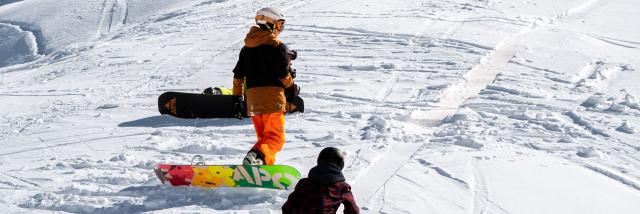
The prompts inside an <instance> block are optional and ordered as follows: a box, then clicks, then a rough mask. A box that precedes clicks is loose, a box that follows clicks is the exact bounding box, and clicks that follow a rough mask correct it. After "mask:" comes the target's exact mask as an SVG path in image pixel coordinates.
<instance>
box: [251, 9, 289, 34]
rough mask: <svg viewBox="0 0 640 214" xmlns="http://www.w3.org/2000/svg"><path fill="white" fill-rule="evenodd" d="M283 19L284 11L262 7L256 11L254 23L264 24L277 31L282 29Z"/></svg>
mask: <svg viewBox="0 0 640 214" xmlns="http://www.w3.org/2000/svg"><path fill="white" fill-rule="evenodd" d="M284 21H285V16H284V13H282V12H280V10H278V9H276V8H273V7H265V8H262V9H260V10H258V13H256V24H258V25H264V26H265V27H267V28H268V29H269V30H271V31H273V30H274V29H275V30H278V31H282V30H284Z"/></svg>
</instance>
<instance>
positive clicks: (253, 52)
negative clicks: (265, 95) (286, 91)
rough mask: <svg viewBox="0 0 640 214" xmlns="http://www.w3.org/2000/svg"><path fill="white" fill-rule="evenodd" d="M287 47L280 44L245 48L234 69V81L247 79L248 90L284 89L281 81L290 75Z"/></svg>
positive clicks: (241, 51)
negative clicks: (256, 88) (272, 87)
mask: <svg viewBox="0 0 640 214" xmlns="http://www.w3.org/2000/svg"><path fill="white" fill-rule="evenodd" d="M288 68H289V58H288V54H287V46H286V45H285V44H280V45H279V46H278V47H274V46H272V45H260V46H258V47H253V48H249V47H246V46H245V47H243V48H242V50H240V57H239V58H238V63H237V64H236V67H235V68H234V69H233V78H234V79H243V78H245V77H247V78H246V87H247V89H250V88H255V87H264V86H279V87H284V86H283V85H282V82H281V81H280V79H282V78H285V77H286V76H287V75H288V74H289V69H288Z"/></svg>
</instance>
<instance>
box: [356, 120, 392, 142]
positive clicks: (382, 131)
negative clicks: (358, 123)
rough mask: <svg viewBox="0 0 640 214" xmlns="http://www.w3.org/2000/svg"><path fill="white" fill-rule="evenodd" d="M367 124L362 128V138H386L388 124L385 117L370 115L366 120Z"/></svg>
mask: <svg viewBox="0 0 640 214" xmlns="http://www.w3.org/2000/svg"><path fill="white" fill-rule="evenodd" d="M368 121H369V122H368V126H367V127H364V128H363V129H362V130H363V131H364V133H362V135H361V136H362V138H361V139H362V140H374V139H380V138H387V137H388V136H387V133H389V131H390V129H391V128H390V124H389V121H387V119H384V118H382V117H378V116H371V117H370V118H369V120H368Z"/></svg>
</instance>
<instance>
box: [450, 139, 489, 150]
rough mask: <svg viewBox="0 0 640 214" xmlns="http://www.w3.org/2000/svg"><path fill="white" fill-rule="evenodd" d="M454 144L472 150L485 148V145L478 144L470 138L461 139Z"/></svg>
mask: <svg viewBox="0 0 640 214" xmlns="http://www.w3.org/2000/svg"><path fill="white" fill-rule="evenodd" d="M453 144H454V145H458V146H463V147H468V148H472V149H481V148H482V147H484V144H481V143H478V142H476V141H475V140H473V139H470V138H462V137H459V138H458V139H457V140H456V141H455V142H453Z"/></svg>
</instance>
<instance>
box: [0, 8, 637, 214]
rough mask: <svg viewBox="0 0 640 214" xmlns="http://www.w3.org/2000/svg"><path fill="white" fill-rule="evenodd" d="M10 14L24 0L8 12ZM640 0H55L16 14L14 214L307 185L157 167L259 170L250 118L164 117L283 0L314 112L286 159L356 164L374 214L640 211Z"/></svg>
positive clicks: (178, 203)
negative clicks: (175, 175)
mask: <svg viewBox="0 0 640 214" xmlns="http://www.w3.org/2000/svg"><path fill="white" fill-rule="evenodd" d="M2 4H4V2H3V3H2ZM639 4H640V3H638V2H636V1H633V0H567V1H552V0H540V1H535V2H522V1H515V0H500V1H497V0H481V1H478V0H459V1H440V0H438V1H426V0H404V1H388V0H324V1H288V0H274V1H268V2H267V1H253V0H229V1H224V0H188V1H187V0H184V1H169V0H166V1H165V0H156V1H143V0H126V1H125V0H105V1H51V0H24V1H17V2H13V3H10V4H5V5H2V6H0V38H1V39H2V40H0V99H1V100H2V103H3V109H4V111H2V112H0V145H2V147H1V149H0V166H2V170H1V171H0V208H1V209H3V210H5V211H7V212H10V213H21V212H29V213H32V212H35V213H38V212H43V213H46V212H51V211H61V212H72V213H131V212H135V213H137V212H160V213H172V212H220V213H235V212H238V213H270V212H276V213H277V212H279V209H280V206H281V205H282V203H284V201H285V200H286V198H287V195H288V194H289V192H287V191H277V190H261V189H215V190H212V189H198V188H172V187H168V186H164V185H161V184H159V181H158V180H157V179H156V178H155V175H153V173H152V170H151V169H152V168H153V165H154V164H156V163H166V162H170V163H188V162H189V161H190V159H191V157H193V155H195V154H201V155H203V156H204V157H205V158H206V159H207V161H208V162H209V163H219V164H232V163H239V162H240V160H241V158H242V157H243V156H244V153H245V152H246V151H247V149H249V147H250V146H251V145H252V144H253V143H254V140H255V136H254V133H253V127H252V125H251V122H250V121H249V120H243V121H239V120H229V119H197V120H185V119H176V118H173V117H169V116H161V115H159V114H158V113H157V107H156V98H157V96H158V95H159V94H161V93H162V92H164V91H189V92H199V91H201V89H203V88H206V87H209V86H226V87H230V85H231V78H232V75H231V69H232V68H233V66H234V65H235V61H236V59H237V54H238V51H239V50H240V48H241V47H242V39H243V37H244V35H245V33H246V32H247V30H248V28H249V26H251V24H252V22H253V14H254V13H255V11H256V10H257V9H259V8H261V7H264V6H277V7H281V8H283V9H284V10H285V11H286V13H287V15H288V19H287V26H286V31H285V32H284V33H283V34H282V39H283V40H284V41H285V42H286V43H287V44H289V45H290V46H291V47H293V48H295V49H296V50H298V53H299V59H298V60H296V61H294V62H293V64H294V65H293V66H294V67H295V68H297V70H298V73H299V75H298V76H299V77H298V78H297V79H296V81H297V82H298V84H299V85H300V86H301V87H302V93H301V96H302V97H304V98H305V101H306V106H307V111H306V112H305V114H296V115H290V116H287V121H286V127H287V128H286V132H287V143H286V144H285V147H284V150H283V151H282V152H281V153H280V154H279V155H278V157H277V162H278V163H282V164H288V165H292V166H295V167H297V168H298V169H300V171H301V172H302V173H303V174H306V173H307V172H308V170H309V169H310V168H311V167H313V166H314V164H315V158H316V155H317V153H318V152H319V151H320V150H321V149H322V148H324V147H326V146H336V147H339V148H341V149H344V150H346V151H347V153H348V157H347V166H346V168H345V170H344V173H345V175H346V177H347V181H348V182H349V183H350V184H352V186H353V191H354V195H355V197H356V200H357V203H358V204H359V205H360V207H361V210H362V211H363V212H365V213H404V212H408V213H635V212H637V210H640V204H639V203H637V202H638V201H640V153H639V151H640V128H638V126H640V119H639V118H640V117H639V116H640V107H639V105H640V101H639V100H638V97H640V86H638V85H637V84H636V83H637V82H640V75H639V74H638V69H640V41H638V39H637V38H640V29H638V28H637V27H636V26H635V25H634V23H633V22H632V21H629V20H635V19H637V18H638V14H637V13H636V11H635V8H637V7H638V6H639Z"/></svg>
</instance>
